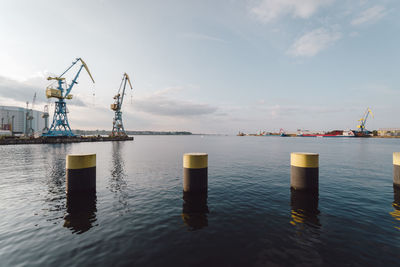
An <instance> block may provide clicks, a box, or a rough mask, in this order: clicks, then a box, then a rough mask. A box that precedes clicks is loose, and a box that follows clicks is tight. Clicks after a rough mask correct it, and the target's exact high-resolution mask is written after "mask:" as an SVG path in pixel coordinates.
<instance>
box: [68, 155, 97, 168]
mask: <svg viewBox="0 0 400 267" xmlns="http://www.w3.org/2000/svg"><path fill="white" fill-rule="evenodd" d="M66 166H67V169H69V170H77V169H85V168H91V167H96V154H80V155H67V162H66Z"/></svg>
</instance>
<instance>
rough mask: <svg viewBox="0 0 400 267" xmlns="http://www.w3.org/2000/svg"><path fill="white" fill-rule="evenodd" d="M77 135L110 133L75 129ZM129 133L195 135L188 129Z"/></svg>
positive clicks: (127, 132) (129, 133) (108, 132)
mask: <svg viewBox="0 0 400 267" xmlns="http://www.w3.org/2000/svg"><path fill="white" fill-rule="evenodd" d="M72 132H73V133H74V134H76V135H110V134H111V131H106V130H73V131H72ZM125 132H126V134H127V135H193V134H192V133H191V132H187V131H125Z"/></svg>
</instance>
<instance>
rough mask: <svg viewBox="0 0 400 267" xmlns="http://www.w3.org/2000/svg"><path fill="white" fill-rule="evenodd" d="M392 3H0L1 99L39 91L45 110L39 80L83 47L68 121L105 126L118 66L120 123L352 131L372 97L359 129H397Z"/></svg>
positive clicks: (398, 38) (397, 28) (397, 38)
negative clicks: (127, 84)
mask: <svg viewBox="0 0 400 267" xmlns="http://www.w3.org/2000/svg"><path fill="white" fill-rule="evenodd" d="M399 7H400V1H398V0H381V1H378V0H375V1H372V0H370V1H368V0H302V1H299V0H241V1H239V0H218V1H216V0H213V1H211V0H210V1H208V0H202V1H200V0H198V1H190V0H180V1H178V0H171V1H168V0H160V1H152V0H146V1H116V0H114V1H111V0H110V1H107V0H102V1H100V0H99V1H54V0H53V1H40V0H35V1H12V0H0V36H1V41H0V105H17V106H21V107H24V106H25V102H26V101H30V102H31V101H32V97H33V94H34V92H37V94H38V99H37V104H36V109H39V110H42V109H43V106H44V104H45V103H46V102H47V100H46V98H45V96H44V95H45V88H46V86H47V85H48V84H49V83H48V81H47V80H46V77H47V76H48V75H49V74H57V75H59V74H61V73H62V72H63V71H64V70H65V69H66V68H67V67H68V66H69V65H70V64H71V62H72V61H73V60H74V59H75V58H77V57H82V58H83V59H84V60H85V61H86V63H87V64H88V66H89V69H90V71H91V72H92V75H93V77H94V79H95V81H96V83H95V85H93V84H92V83H91V81H90V79H89V77H88V75H87V74H86V73H85V72H82V74H81V76H80V78H79V84H78V85H76V86H75V87H74V89H73V90H72V94H73V95H74V99H73V100H70V101H68V109H69V111H70V113H69V119H70V124H71V127H72V128H74V129H77V128H80V129H110V130H111V129H112V117H113V112H112V111H111V110H110V108H109V107H110V104H111V103H112V102H113V99H112V97H113V96H114V95H115V94H116V92H117V90H118V87H119V84H120V81H121V78H122V74H123V73H124V72H127V73H128V74H129V75H130V76H131V80H132V84H133V87H134V89H133V91H132V94H131V91H130V90H129V91H128V92H127V95H126V101H125V103H124V107H123V119H124V124H125V128H126V129H129V130H187V131H192V132H196V133H200V132H201V133H229V134H232V133H236V132H238V131H239V130H240V131H245V132H255V131H258V130H260V129H262V130H268V131H279V128H284V129H286V130H289V131H290V130H296V129H298V128H301V129H310V130H332V129H350V128H352V129H354V128H355V127H356V125H357V120H358V119H359V118H360V117H361V116H362V114H363V112H364V111H365V109H366V108H367V107H370V108H371V109H372V111H373V112H374V115H375V117H374V118H373V119H372V120H370V121H368V123H367V128H369V129H376V128H381V127H400V120H399V116H398V114H399V113H400V105H399V100H400V89H399V84H400V68H399V64H400V34H399V33H400V18H399V15H398V14H399ZM75 71H76V69H73V71H72V72H71V74H74V73H75ZM68 77H70V76H68ZM93 93H94V95H93ZM131 95H132V102H131ZM53 102H54V99H53V100H51V103H53ZM53 112H54V104H53V105H51V106H50V113H51V117H52V113H53Z"/></svg>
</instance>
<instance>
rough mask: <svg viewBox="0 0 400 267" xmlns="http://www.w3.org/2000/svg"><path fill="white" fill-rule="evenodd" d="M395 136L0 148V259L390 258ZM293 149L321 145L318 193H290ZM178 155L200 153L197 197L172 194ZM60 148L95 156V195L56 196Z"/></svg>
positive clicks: (178, 177)
mask: <svg viewBox="0 0 400 267" xmlns="http://www.w3.org/2000/svg"><path fill="white" fill-rule="evenodd" d="M399 144H400V140H398V139H351V138H343V139H340V138H337V139H336V138H280V137H227V136H204V137H202V136H137V137H136V138H135V141H133V142H105V143H79V144H59V145H18V146H1V147H0V153H1V161H0V177H1V178H0V181H1V183H0V210H1V218H0V265H1V266H88V265H89V266H90V265H102V266H109V265H112V266H128V265H139V266H191V265H195V266H200V265H201V266H216V265H219V266H265V265H274V264H276V265H294V264H296V265H354V266H365V265H382V266H388V265H393V266H395V265H398V262H399V259H400V256H399V252H400V207H398V209H399V210H396V209H395V208H394V206H395V204H393V201H394V192H393V186H392V181H393V180H392V179H393V178H392V175H393V174H392V168H393V167H392V152H394V151H400V147H399ZM295 151H307V152H318V153H320V190H319V191H320V194H319V201H318V200H315V199H308V200H304V199H303V198H302V197H304V196H301V195H300V196H299V195H293V194H291V192H290V189H289V179H290V163H289V157H290V152H295ZM185 152H208V153H209V193H208V198H207V199H206V200H205V199H203V202H200V203H199V202H193V201H190V199H189V201H188V202H186V203H184V200H183V193H182V155H183V153H185ZM69 153H96V154H97V192H96V195H95V196H92V197H88V198H86V199H72V200H71V199H68V201H67V199H66V195H65V156H66V154H69ZM396 197H397V201H398V202H400V193H399V194H398V195H396ZM291 198H292V200H291ZM186 200H187V199H186ZM304 201H306V202H305V203H304ZM77 203H78V204H77Z"/></svg>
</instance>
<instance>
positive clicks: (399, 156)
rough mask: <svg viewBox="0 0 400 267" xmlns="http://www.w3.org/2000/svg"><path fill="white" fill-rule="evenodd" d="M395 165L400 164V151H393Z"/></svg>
mask: <svg viewBox="0 0 400 267" xmlns="http://www.w3.org/2000/svg"><path fill="white" fill-rule="evenodd" d="M393 165H398V166H400V152H393Z"/></svg>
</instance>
